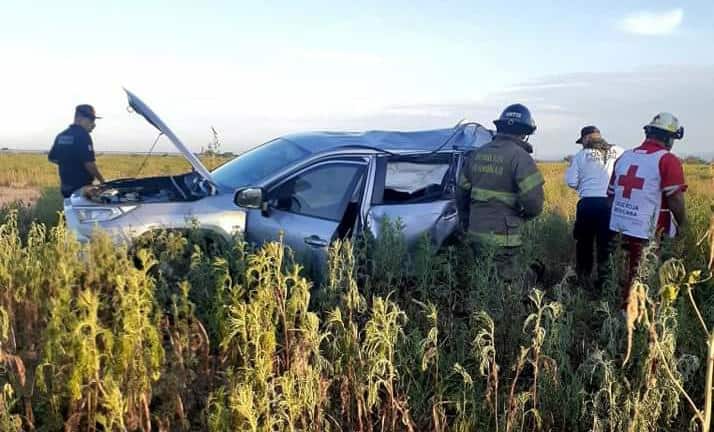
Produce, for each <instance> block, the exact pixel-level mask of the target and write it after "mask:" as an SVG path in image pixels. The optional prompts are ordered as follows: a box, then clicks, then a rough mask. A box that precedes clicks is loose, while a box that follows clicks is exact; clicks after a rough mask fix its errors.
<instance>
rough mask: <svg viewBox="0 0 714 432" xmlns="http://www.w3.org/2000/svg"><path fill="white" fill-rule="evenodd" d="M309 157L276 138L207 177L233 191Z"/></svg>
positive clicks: (302, 150) (301, 150) (301, 149)
mask: <svg viewBox="0 0 714 432" xmlns="http://www.w3.org/2000/svg"><path fill="white" fill-rule="evenodd" d="M309 155H310V152H309V151H308V150H306V149H304V148H302V147H300V146H299V145H297V144H295V143H294V142H292V141H290V140H287V139H283V138H278V139H276V140H273V141H270V142H268V143H266V144H263V145H262V146H260V147H257V148H255V149H253V150H250V151H248V152H246V153H243V154H242V155H240V156H238V157H237V158H235V159H233V160H232V161H230V162H227V163H225V164H223V165H221V166H220V167H218V168H216V170H215V171H213V172H211V176H212V177H213V178H214V179H215V180H216V182H217V183H218V184H220V185H223V186H228V187H230V188H233V189H237V188H239V187H243V186H253V185H255V184H256V183H257V182H258V181H259V180H262V179H264V178H265V177H267V176H269V175H271V174H275V173H277V172H278V171H280V170H281V169H283V168H285V167H287V166H288V165H290V164H293V163H295V162H297V161H299V160H301V159H304V158H305V157H307V156H309Z"/></svg>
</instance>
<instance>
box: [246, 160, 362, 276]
mask: <svg viewBox="0 0 714 432" xmlns="http://www.w3.org/2000/svg"><path fill="white" fill-rule="evenodd" d="M366 167H367V163H366V162H365V161H364V160H361V159H354V160H350V159H340V160H329V161H324V162H320V163H317V164H315V165H312V166H310V167H308V168H305V169H302V170H300V171H298V172H296V173H293V174H291V175H289V176H288V177H286V178H284V179H282V180H280V181H278V182H277V183H276V184H274V185H272V186H270V187H269V188H268V189H267V191H266V199H267V204H268V211H267V212H260V211H252V212H251V214H250V215H249V217H248V223H247V230H246V238H247V239H248V241H250V242H254V243H257V244H261V243H263V242H266V241H274V240H277V239H278V238H280V236H282V237H283V241H284V242H285V244H286V245H288V246H289V247H290V248H291V249H292V251H293V252H294V253H295V255H296V258H297V259H298V260H299V261H300V262H301V263H302V264H304V265H305V266H306V267H307V269H308V271H309V272H310V273H313V274H321V273H322V272H323V270H324V266H325V265H326V262H327V252H328V246H329V245H330V243H331V242H332V240H334V239H335V237H336V235H337V233H338V230H340V229H341V222H343V217H344V216H345V211H346V209H347V207H348V205H349V204H350V201H351V199H353V197H354V196H355V192H356V191H357V190H358V189H359V188H361V187H362V184H363V183H364V177H365V172H366Z"/></svg>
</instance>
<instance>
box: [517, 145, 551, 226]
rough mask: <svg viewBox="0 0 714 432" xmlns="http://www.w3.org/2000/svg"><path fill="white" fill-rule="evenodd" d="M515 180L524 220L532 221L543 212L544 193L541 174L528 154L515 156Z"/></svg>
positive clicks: (523, 153)
mask: <svg viewBox="0 0 714 432" xmlns="http://www.w3.org/2000/svg"><path fill="white" fill-rule="evenodd" d="M514 163H515V169H514V172H515V177H516V178H515V180H516V184H517V185H518V203H519V204H520V205H521V208H522V216H523V217H524V218H525V219H533V218H534V217H536V216H538V215H539V214H541V212H542V211H543V203H544V202H545V193H544V192H543V184H544V183H545V180H544V179H543V174H541V173H540V171H539V170H538V167H537V166H536V163H535V161H534V160H533V158H532V157H530V155H529V154H528V153H525V152H522V153H519V154H518V155H517V156H516V160H515V161H514Z"/></svg>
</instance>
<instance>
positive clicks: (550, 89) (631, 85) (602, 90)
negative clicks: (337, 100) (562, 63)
mask: <svg viewBox="0 0 714 432" xmlns="http://www.w3.org/2000/svg"><path fill="white" fill-rule="evenodd" d="M672 76H686V77H687V79H685V80H677V81H672V79H671V77H672ZM712 76H714V66H675V65H667V66H654V67H653V66H649V67H647V68H641V69H635V70H632V71H629V72H617V73H615V72H611V73H592V72H587V73H571V74H563V75H557V76H551V77H545V78H542V79H538V80H533V81H528V82H523V83H515V85H513V86H509V87H508V88H505V89H504V90H502V91H499V92H494V93H491V94H490V95H488V96H486V97H485V98H483V99H482V100H478V101H473V102H455V103H441V104H422V105H419V104H414V105H401V106H392V107H390V108H389V109H387V110H385V111H383V112H375V113H373V114H371V115H370V116H368V117H365V118H359V119H350V120H349V121H346V122H345V123H344V124H342V123H340V122H337V123H336V125H340V126H346V127H347V128H353V129H360V127H355V126H356V125H359V126H361V128H386V129H402V130H405V129H425V128H432V127H434V128H436V127H448V126H450V125H451V124H453V123H454V122H456V121H457V120H459V119H461V118H464V117H465V118H466V119H467V120H473V121H477V122H479V123H481V124H483V125H485V126H487V127H493V125H492V123H491V120H492V119H494V118H496V117H497V116H498V114H499V113H500V112H501V110H502V109H503V108H504V107H505V106H507V105H508V104H511V103H513V102H522V103H525V104H526V105H527V106H528V107H529V108H530V109H531V112H532V113H533V116H534V117H535V120H536V123H537V124H538V131H537V132H536V134H535V135H534V136H533V137H532V138H531V142H532V143H533V144H534V147H535V152H536V157H538V158H541V159H556V160H557V159H561V158H562V157H563V156H564V155H566V154H573V153H575V152H576V151H577V150H578V149H579V147H578V146H577V145H576V144H575V142H574V141H575V139H576V138H577V137H578V134H579V132H580V128H581V127H583V126H584V125H586V124H596V125H598V126H599V127H600V129H601V130H602V131H603V134H604V135H605V137H606V139H608V141H610V142H612V143H615V144H618V145H620V146H622V147H625V148H632V147H635V146H636V145H638V144H639V143H640V142H641V141H642V139H643V131H642V126H643V125H644V124H646V123H647V122H649V121H650V119H651V118H652V117H653V116H654V115H655V114H657V113H658V112H660V111H669V112H672V113H674V114H675V115H677V116H678V117H679V118H680V119H681V120H682V122H683V124H684V126H685V128H686V131H687V133H686V136H685V138H684V139H683V140H682V141H678V142H677V144H676V145H675V148H674V151H675V153H676V154H678V155H688V154H694V155H702V156H705V157H712V156H714V154H712V153H711V150H710V142H711V130H710V129H711V128H710V126H709V125H710V124H711V121H710V115H711V114H710V113H711V109H710V107H711V106H714V82H713V81H712V80H711V77H712Z"/></svg>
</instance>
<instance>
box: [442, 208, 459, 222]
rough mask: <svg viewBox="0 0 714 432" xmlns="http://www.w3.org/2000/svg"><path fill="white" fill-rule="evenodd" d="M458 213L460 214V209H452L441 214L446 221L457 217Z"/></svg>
mask: <svg viewBox="0 0 714 432" xmlns="http://www.w3.org/2000/svg"><path fill="white" fill-rule="evenodd" d="M458 215H459V211H458V210H451V211H450V212H448V213H444V214H442V215H441V219H443V220H445V221H450V220H453V219H456V217H457V216H458Z"/></svg>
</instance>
